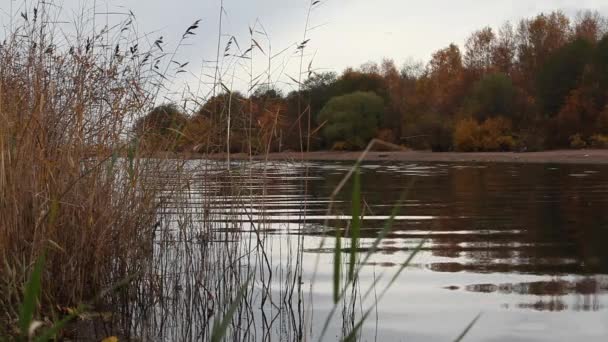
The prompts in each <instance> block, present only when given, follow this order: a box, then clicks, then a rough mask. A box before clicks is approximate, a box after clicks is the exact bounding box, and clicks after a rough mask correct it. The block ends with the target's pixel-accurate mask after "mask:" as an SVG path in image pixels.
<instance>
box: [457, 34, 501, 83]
mask: <svg viewBox="0 0 608 342" xmlns="http://www.w3.org/2000/svg"><path fill="white" fill-rule="evenodd" d="M495 45H496V36H495V35H494V32H493V31H492V28H490V27H486V28H483V29H481V30H479V31H476V32H474V33H473V34H472V35H471V36H470V37H469V38H468V39H467V42H466V45H465V49H466V52H465V55H464V65H465V66H466V67H467V69H469V70H470V71H471V72H473V73H474V74H475V75H476V76H480V75H484V74H486V73H488V72H489V71H490V69H491V67H492V54H493V51H494V47H495Z"/></svg>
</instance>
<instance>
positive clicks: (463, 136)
mask: <svg viewBox="0 0 608 342" xmlns="http://www.w3.org/2000/svg"><path fill="white" fill-rule="evenodd" d="M515 145H516V142H515V139H514V138H513V136H512V135H511V121H510V120H508V119H505V118H503V117H496V118H490V119H487V120H486V121H484V122H483V124H481V125H480V124H479V123H478V122H477V120H475V119H473V118H465V119H463V120H461V121H459V122H458V123H457V124H456V128H455V130H454V147H455V148H456V149H457V150H458V151H463V152H473V151H510V150H513V148H514V147H515Z"/></svg>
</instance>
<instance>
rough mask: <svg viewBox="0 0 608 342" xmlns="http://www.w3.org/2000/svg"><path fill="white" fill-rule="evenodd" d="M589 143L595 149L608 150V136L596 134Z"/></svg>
mask: <svg viewBox="0 0 608 342" xmlns="http://www.w3.org/2000/svg"><path fill="white" fill-rule="evenodd" d="M589 141H590V143H591V146H592V147H594V148H608V135H604V134H595V135H593V136H592V137H591V138H590V139H589Z"/></svg>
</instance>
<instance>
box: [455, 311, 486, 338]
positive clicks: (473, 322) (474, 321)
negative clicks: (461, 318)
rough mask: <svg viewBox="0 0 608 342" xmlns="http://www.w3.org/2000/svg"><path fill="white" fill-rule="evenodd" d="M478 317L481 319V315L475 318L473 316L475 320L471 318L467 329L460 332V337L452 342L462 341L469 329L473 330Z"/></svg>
mask: <svg viewBox="0 0 608 342" xmlns="http://www.w3.org/2000/svg"><path fill="white" fill-rule="evenodd" d="M480 317H481V313H479V314H477V316H475V318H473V320H472V321H471V323H469V325H467V327H466V328H465V329H464V330H463V331H462V333H460V335H459V336H458V337H457V338H456V339H455V340H454V342H460V341H462V340H463V339H464V338H465V337H466V336H467V334H468V333H469V331H470V330H471V328H473V326H474V325H475V323H477V321H478V320H479V318H480Z"/></svg>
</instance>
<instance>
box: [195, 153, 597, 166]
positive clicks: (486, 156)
mask: <svg viewBox="0 0 608 342" xmlns="http://www.w3.org/2000/svg"><path fill="white" fill-rule="evenodd" d="M360 156H361V152H336V151H317V152H309V153H304V154H302V153H299V152H280V153H270V154H269V155H268V156H266V155H258V156H254V157H253V159H254V160H265V159H268V160H345V161H354V160H357V159H358V158H359V157H360ZM190 157H192V158H195V159H200V158H204V159H207V158H208V159H225V158H226V155H225V154H215V155H193V156H190ZM230 158H231V159H232V160H247V159H249V156H248V155H246V154H241V153H237V154H231V155H230ZM365 160H367V161H406V162H446V163H450V162H451V163H455V162H464V163H467V162H468V163H476V162H483V163H488V162H489V163H555V164H608V150H559V151H544V152H527V153H514V152H473V153H460V152H444V153H437V152H430V151H399V152H370V153H368V154H367V156H366V157H365Z"/></svg>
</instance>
